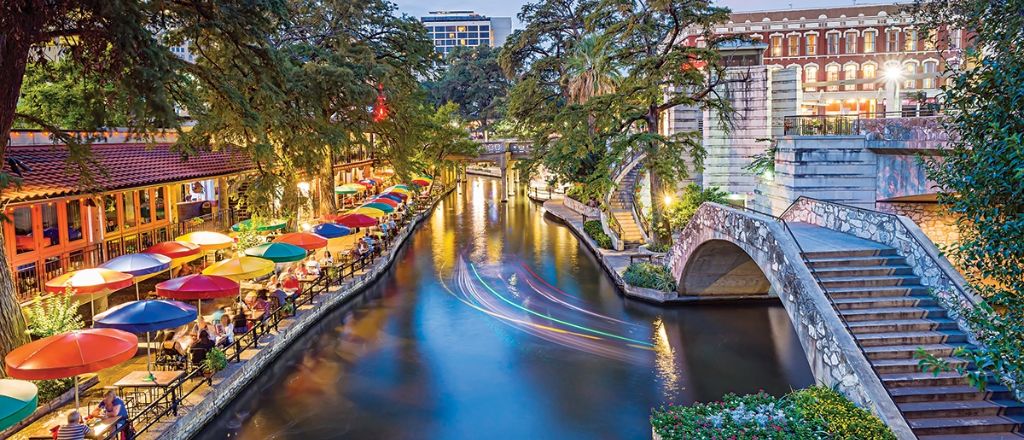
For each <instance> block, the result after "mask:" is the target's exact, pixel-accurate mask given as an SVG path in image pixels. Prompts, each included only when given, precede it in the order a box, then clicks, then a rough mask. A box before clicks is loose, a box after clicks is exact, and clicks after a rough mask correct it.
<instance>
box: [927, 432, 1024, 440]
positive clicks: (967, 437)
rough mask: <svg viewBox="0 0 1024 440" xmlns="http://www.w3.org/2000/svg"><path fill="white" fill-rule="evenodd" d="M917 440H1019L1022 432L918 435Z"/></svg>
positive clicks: (1023, 436) (1022, 436)
mask: <svg viewBox="0 0 1024 440" xmlns="http://www.w3.org/2000/svg"><path fill="white" fill-rule="evenodd" d="M917 438H918V440H1020V439H1022V438H1024V434H1020V433H1016V432H990V433H983V434H978V433H975V434H940V435H919V436H917Z"/></svg>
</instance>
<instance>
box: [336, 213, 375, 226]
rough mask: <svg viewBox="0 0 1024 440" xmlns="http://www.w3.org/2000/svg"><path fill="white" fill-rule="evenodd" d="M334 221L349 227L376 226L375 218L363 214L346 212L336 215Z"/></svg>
mask: <svg viewBox="0 0 1024 440" xmlns="http://www.w3.org/2000/svg"><path fill="white" fill-rule="evenodd" d="M334 222H335V223H337V224H339V225H342V226H348V227H350V228H368V227H371V226H377V220H376V219H374V218H373V217H370V216H367V215H363V214H346V215H343V216H340V217H338V218H337V219H336V220H335V221H334Z"/></svg>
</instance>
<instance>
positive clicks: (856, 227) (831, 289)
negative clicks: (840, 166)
mask: <svg viewBox="0 0 1024 440" xmlns="http://www.w3.org/2000/svg"><path fill="white" fill-rule="evenodd" d="M666 264H667V265H668V267H669V269H670V271H671V273H672V275H673V277H675V279H676V280H677V284H678V291H677V292H675V293H674V294H673V296H675V298H674V299H687V300H691V299H693V297H697V296H699V297H717V298H719V299H725V298H737V297H751V296H764V297H777V298H778V299H779V300H780V301H781V303H782V305H783V307H784V308H785V309H786V312H787V314H788V315H789V317H790V320H791V322H792V324H793V327H794V329H795V331H796V333H797V335H798V338H799V340H800V342H801V345H802V346H803V349H804V352H805V354H806V356H807V360H808V363H809V364H810V366H811V370H812V372H813V373H814V376H815V378H816V380H817V381H818V382H819V383H822V384H824V385H827V386H831V387H836V388H838V389H839V390H841V391H842V392H843V393H844V394H846V395H847V396H848V397H850V398H851V399H852V400H853V401H854V402H856V403H857V404H859V405H861V406H863V407H866V408H870V409H872V411H873V412H874V413H876V414H877V415H878V416H879V417H880V418H881V419H882V420H883V421H885V422H886V423H887V424H888V425H889V426H890V427H891V428H892V429H893V431H894V432H895V433H896V435H897V437H898V438H900V439H914V438H933V437H931V436H933V435H935V436H938V435H941V436H942V437H934V438H944V439H950V438H993V439H995V438H1010V437H1004V435H1009V436H1013V435H1016V434H1015V433H1016V432H1018V430H1019V429H1020V427H1021V422H1024V418H1021V417H1020V416H1017V415H1014V414H1019V413H1018V412H1016V410H1017V409H1018V408H1024V406H1022V405H1021V404H1020V403H1019V402H1016V401H1014V400H1013V393H1011V392H1010V390H1009V389H1007V388H1006V387H1003V386H1001V385H1000V384H992V385H990V388H989V391H987V392H978V391H977V389H976V388H972V387H971V386H969V384H968V383H967V381H966V379H965V378H964V377H962V376H961V375H960V374H959V373H956V372H950V373H941V374H939V375H934V374H932V373H930V372H924V371H922V370H921V368H920V366H919V365H918V360H917V359H916V358H915V356H914V353H915V351H916V350H917V349H918V347H922V348H923V349H924V350H926V351H928V352H930V353H932V354H935V355H937V356H939V357H944V358H948V359H950V361H951V362H958V360H956V359H955V358H954V357H953V350H954V349H955V348H956V347H958V346H965V345H969V344H970V343H971V341H973V337H971V336H970V335H971V334H972V333H971V331H970V328H969V327H968V325H967V323H966V322H965V321H964V320H962V319H959V317H958V316H957V315H956V314H955V313H953V312H951V311H950V310H958V309H953V308H951V307H952V306H953V305H954V304H957V305H959V306H961V307H972V306H973V305H974V304H976V301H977V299H976V297H974V296H973V294H972V293H970V292H969V291H968V290H967V289H966V288H965V287H964V286H965V282H964V280H963V278H962V277H961V276H960V275H959V273H958V272H957V271H956V270H955V269H954V268H953V267H952V266H951V265H950V264H949V262H948V261H946V259H945V258H944V257H942V256H941V254H939V251H938V249H936V248H935V246H934V245H933V244H932V243H931V241H929V240H928V239H927V237H926V236H925V235H924V233H922V232H921V230H920V229H919V228H918V227H917V226H916V225H915V224H914V223H913V222H912V221H910V220H909V219H907V218H905V217H900V216H896V215H892V214H886V213H880V212H876V211H870V210H865V209H860V208H854V207H849V206H845V205H839V204H834V203H829V202H822V201H818V200H814V199H808V198H801V199H799V200H797V202H795V203H794V204H793V205H792V206H791V207H790V209H788V210H786V212H785V213H784V214H783V215H782V216H781V217H773V216H770V215H767V214H762V213H758V212H754V211H750V210H746V209H740V208H733V207H729V206H725V205H719V204H713V203H705V204H704V205H702V206H701V207H700V209H699V210H698V211H697V213H696V215H695V216H694V218H693V220H692V221H691V222H690V223H689V225H688V226H687V227H686V228H685V229H684V230H683V231H682V233H681V234H680V237H679V238H678V239H677V241H676V243H675V245H674V246H673V248H672V250H671V251H670V252H669V254H668V256H667V257H666ZM667 299H670V300H671V299H673V298H667ZM959 362H963V361H959ZM948 435H963V437H946V436H948ZM988 435H992V436H991V437H989V436H988Z"/></svg>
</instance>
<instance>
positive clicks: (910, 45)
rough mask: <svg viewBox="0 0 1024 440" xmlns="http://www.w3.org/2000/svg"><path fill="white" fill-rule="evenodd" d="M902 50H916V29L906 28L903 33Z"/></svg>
mask: <svg viewBox="0 0 1024 440" xmlns="http://www.w3.org/2000/svg"><path fill="white" fill-rule="evenodd" d="M903 50H905V51H907V52H913V51H916V50H917V30H915V29H907V32H906V33H905V34H903Z"/></svg>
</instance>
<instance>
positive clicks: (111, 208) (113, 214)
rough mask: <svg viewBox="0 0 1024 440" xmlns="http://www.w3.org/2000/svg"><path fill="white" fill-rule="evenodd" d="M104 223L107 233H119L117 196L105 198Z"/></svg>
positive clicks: (106, 196) (108, 195)
mask: <svg viewBox="0 0 1024 440" xmlns="http://www.w3.org/2000/svg"><path fill="white" fill-rule="evenodd" d="M103 221H104V222H106V224H107V225H106V231H107V232H114V231H117V196H115V195H113V194H107V195H105V196H103Z"/></svg>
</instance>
